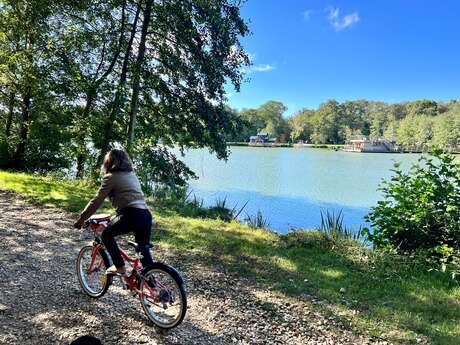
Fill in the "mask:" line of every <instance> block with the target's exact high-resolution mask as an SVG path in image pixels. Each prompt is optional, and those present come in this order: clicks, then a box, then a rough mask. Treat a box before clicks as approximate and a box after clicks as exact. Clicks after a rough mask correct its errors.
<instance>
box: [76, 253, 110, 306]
mask: <svg viewBox="0 0 460 345" xmlns="http://www.w3.org/2000/svg"><path fill="white" fill-rule="evenodd" d="M92 251H93V246H90V245H88V246H84V247H83V248H82V249H80V252H79V253H78V256H77V260H76V271H77V272H76V273H77V278H78V282H79V283H80V286H81V288H82V289H83V291H84V292H85V293H86V294H87V295H88V296H90V297H92V298H100V297H102V296H104V294H105V293H106V292H107V290H108V289H109V287H110V285H111V284H112V279H113V277H112V276H107V275H106V274H105V270H106V269H107V268H108V267H110V265H111V261H110V259H109V256H108V254H107V253H106V252H105V250H99V251H98V253H97V255H99V256H100V257H101V259H102V260H103V262H104V267H103V270H104V271H103V272H102V274H103V279H104V280H103V281H101V285H102V286H101V288H100V289H98V290H94V289H91V288H90V287H89V286H88V283H87V282H85V278H84V273H83V272H82V264H83V262H82V260H83V258H84V256H85V254H87V253H88V252H89V253H90V257H91V253H92ZM101 280H102V278H101Z"/></svg>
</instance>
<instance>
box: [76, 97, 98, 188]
mask: <svg viewBox="0 0 460 345" xmlns="http://www.w3.org/2000/svg"><path fill="white" fill-rule="evenodd" d="M95 96H96V92H95V90H93V89H91V90H89V91H88V93H87V94H86V104H85V109H84V110H83V114H82V120H85V119H86V118H88V116H89V113H90V111H91V107H92V106H93V102H94V99H95ZM78 126H79V127H81V123H80V124H79V125H78ZM85 141H86V128H78V137H77V146H78V147H77V150H78V154H77V174H76V178H78V179H81V178H83V173H84V168H85V161H86V156H87V153H86V142H85Z"/></svg>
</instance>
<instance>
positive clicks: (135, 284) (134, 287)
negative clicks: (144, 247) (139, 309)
mask: <svg viewBox="0 0 460 345" xmlns="http://www.w3.org/2000/svg"><path fill="white" fill-rule="evenodd" d="M95 235H96V234H95ZM95 237H96V239H95V241H94V243H93V251H92V253H91V263H90V265H89V267H88V274H90V273H92V272H93V270H94V268H95V267H94V265H95V262H96V256H97V253H98V252H99V251H100V250H105V247H104V244H103V243H102V241H101V240H100V238H99V237H98V236H97V235H96V236H95ZM120 254H121V256H122V258H123V259H124V260H126V261H128V262H129V263H130V264H131V265H132V268H133V269H132V271H131V274H130V275H129V276H128V277H121V279H123V280H124V282H125V284H126V288H127V289H128V290H130V291H132V292H134V293H136V294H137V295H139V297H141V298H144V297H146V298H147V299H149V300H151V301H153V302H156V303H158V302H159V301H160V298H159V294H158V290H157V288H153V287H150V286H149V285H148V284H147V283H146V282H145V279H144V277H142V276H141V275H140V274H139V271H140V270H141V269H142V264H141V259H140V258H138V257H136V258H132V257H130V256H129V255H128V254H127V253H126V252H125V251H124V250H123V249H122V248H120ZM103 267H104V262H103V260H101V261H100V262H99V264H98V265H97V268H98V269H101V268H103ZM142 283H144V284H145V287H146V289H145V290H144V291H142V290H140V287H141V284H142ZM159 288H164V286H163V284H160V286H159Z"/></svg>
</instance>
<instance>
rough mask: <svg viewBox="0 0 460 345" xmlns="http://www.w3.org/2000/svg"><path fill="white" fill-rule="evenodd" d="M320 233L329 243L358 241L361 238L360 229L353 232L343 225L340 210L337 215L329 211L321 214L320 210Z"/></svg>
mask: <svg viewBox="0 0 460 345" xmlns="http://www.w3.org/2000/svg"><path fill="white" fill-rule="evenodd" d="M320 231H322V232H323V233H324V234H325V236H326V239H327V240H329V241H331V242H338V241H340V240H359V239H360V236H361V229H359V230H358V231H354V230H353V229H350V228H347V227H346V226H345V225H344V224H343V213H342V210H340V211H339V212H338V213H335V212H334V211H332V212H331V211H329V210H326V212H323V211H322V210H321V226H320Z"/></svg>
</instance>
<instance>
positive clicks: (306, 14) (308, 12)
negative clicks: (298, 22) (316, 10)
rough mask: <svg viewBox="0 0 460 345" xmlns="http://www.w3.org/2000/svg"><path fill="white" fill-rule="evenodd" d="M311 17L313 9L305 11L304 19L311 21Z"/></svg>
mask: <svg viewBox="0 0 460 345" xmlns="http://www.w3.org/2000/svg"><path fill="white" fill-rule="evenodd" d="M310 17H311V10H306V11H303V19H304V20H305V21H309V20H310Z"/></svg>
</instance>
